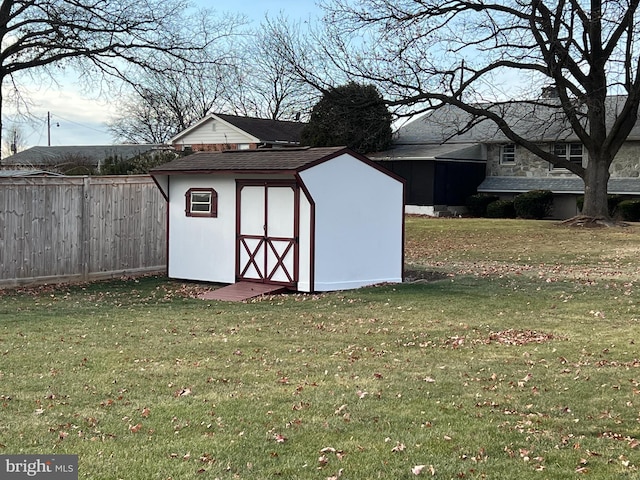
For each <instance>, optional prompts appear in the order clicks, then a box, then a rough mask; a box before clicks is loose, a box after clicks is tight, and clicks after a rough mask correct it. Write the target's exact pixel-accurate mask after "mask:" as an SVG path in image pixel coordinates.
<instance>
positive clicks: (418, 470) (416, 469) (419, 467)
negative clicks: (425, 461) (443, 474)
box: [411, 465, 436, 477]
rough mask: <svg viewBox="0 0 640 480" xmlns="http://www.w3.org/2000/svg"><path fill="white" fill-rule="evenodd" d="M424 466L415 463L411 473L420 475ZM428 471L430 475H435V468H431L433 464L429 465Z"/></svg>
mask: <svg viewBox="0 0 640 480" xmlns="http://www.w3.org/2000/svg"><path fill="white" fill-rule="evenodd" d="M425 468H427V466H426V465H416V466H415V467H413V468H412V469H411V473H413V474H414V475H420V474H421V473H422V471H423V470H424V469H425ZM429 473H431V476H432V477H433V476H435V474H436V469H435V468H433V465H429Z"/></svg>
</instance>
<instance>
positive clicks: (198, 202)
mask: <svg viewBox="0 0 640 480" xmlns="http://www.w3.org/2000/svg"><path fill="white" fill-rule="evenodd" d="M185 198H186V209H185V213H186V214H187V217H217V216H218V194H217V193H216V191H215V190H214V189H213V188H191V189H189V190H187V193H186V194H185Z"/></svg>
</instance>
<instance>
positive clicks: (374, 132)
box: [302, 82, 392, 153]
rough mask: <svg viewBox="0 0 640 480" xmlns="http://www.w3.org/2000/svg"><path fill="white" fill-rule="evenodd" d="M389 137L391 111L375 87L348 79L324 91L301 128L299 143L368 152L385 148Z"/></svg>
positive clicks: (390, 133)
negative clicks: (306, 122) (305, 123)
mask: <svg viewBox="0 0 640 480" xmlns="http://www.w3.org/2000/svg"><path fill="white" fill-rule="evenodd" d="M391 136H392V132H391V113H390V112H389V110H388V108H387V106H386V104H385V102H384V100H383V98H382V97H381V96H380V93H379V92H378V90H377V89H376V87H375V86H373V85H360V84H358V83H355V82H350V83H348V84H346V85H342V86H339V87H335V88H331V89H329V90H328V91H326V92H325V93H324V95H323V96H322V98H321V99H320V101H319V102H318V103H317V104H316V105H315V106H314V107H313V110H312V111H311V118H310V119H309V123H308V124H307V125H306V126H305V128H304V130H303V131H302V143H303V144H305V145H310V146H312V147H333V146H340V145H345V146H347V147H349V148H351V149H352V150H354V151H356V152H359V153H369V152H377V151H381V150H385V149H386V148H387V147H389V145H390V144H391Z"/></svg>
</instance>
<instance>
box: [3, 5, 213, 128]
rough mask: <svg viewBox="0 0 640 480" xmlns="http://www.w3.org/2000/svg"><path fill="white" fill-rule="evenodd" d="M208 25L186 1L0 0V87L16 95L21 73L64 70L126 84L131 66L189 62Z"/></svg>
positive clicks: (208, 34) (204, 41) (209, 35)
mask: <svg viewBox="0 0 640 480" xmlns="http://www.w3.org/2000/svg"><path fill="white" fill-rule="evenodd" d="M189 12H191V15H190V14H189ZM209 23H210V16H209V15H206V14H202V13H201V12H194V11H193V9H190V5H189V3H188V2H187V1H185V0H147V1H142V2H141V1H138V0H100V1H95V0H2V1H1V2H0V43H1V45H2V51H1V52H0V83H1V84H2V86H3V89H4V88H7V89H13V90H14V91H17V92H18V95H17V97H16V98H20V95H19V93H20V92H19V90H20V85H21V82H22V81H23V80H24V79H25V76H26V77H31V79H41V78H40V77H39V76H44V77H47V78H51V77H55V75H56V74H57V72H59V71H60V70H61V69H65V68H68V67H74V68H75V69H79V70H80V72H81V77H82V78H83V79H84V80H89V79H95V78H96V77H101V76H104V75H106V76H111V77H117V78H120V79H123V80H125V81H127V80H129V77H128V74H129V71H128V66H130V65H138V66H141V67H144V68H146V69H148V70H151V71H157V70H158V63H159V60H160V58H163V57H169V58H173V59H176V60H185V61H188V60H189V59H190V58H191V55H192V53H194V52H197V51H199V50H200V49H202V48H204V47H206V46H207V45H208V44H209V43H210V42H211V41H212V39H213V38H214V37H215V36H216V35H217V32H216V30H215V29H212V28H211V25H210V24H209ZM2 100H3V98H2V97H0V108H1V106H2ZM0 112H1V110H0ZM0 127H1V124H0Z"/></svg>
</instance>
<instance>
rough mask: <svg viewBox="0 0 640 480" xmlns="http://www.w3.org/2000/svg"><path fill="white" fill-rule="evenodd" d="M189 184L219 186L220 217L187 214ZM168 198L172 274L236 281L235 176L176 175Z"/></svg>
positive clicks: (214, 187) (217, 187)
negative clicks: (186, 196)
mask: <svg viewBox="0 0 640 480" xmlns="http://www.w3.org/2000/svg"><path fill="white" fill-rule="evenodd" d="M190 188H213V189H215V190H216V192H217V193H218V217H217V218H205V217H187V216H186V215H185V193H186V192H187V190H189V189H190ZM169 198H170V201H169V277H171V278H183V279H189V280H201V281H208V282H220V283H233V282H235V263H236V257H235V241H236V239H235V233H236V183H235V179H234V178H231V177H213V176H210V175H199V176H195V175H193V176H192V175H188V176H180V175H176V176H173V177H171V179H170V184H169Z"/></svg>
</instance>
